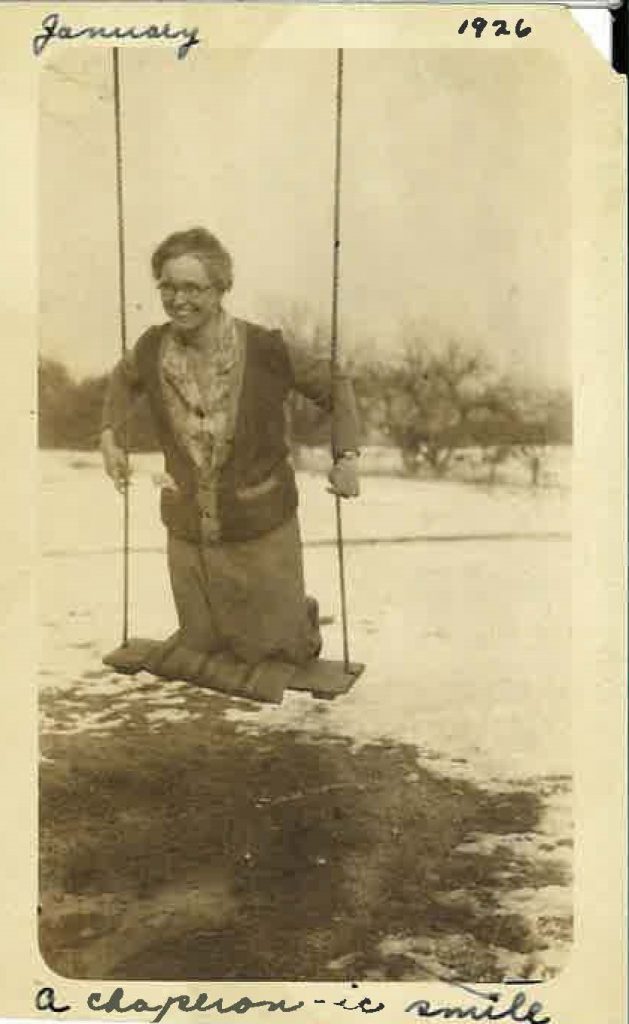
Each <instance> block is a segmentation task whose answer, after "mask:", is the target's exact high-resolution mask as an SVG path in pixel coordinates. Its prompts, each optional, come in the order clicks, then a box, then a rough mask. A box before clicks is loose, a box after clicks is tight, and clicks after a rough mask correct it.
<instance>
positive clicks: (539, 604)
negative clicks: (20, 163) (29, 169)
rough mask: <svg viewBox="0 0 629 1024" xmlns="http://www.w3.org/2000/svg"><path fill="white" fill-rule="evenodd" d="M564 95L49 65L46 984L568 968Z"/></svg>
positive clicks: (538, 78)
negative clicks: (50, 977) (53, 978)
mask: <svg viewBox="0 0 629 1024" xmlns="http://www.w3.org/2000/svg"><path fill="white" fill-rule="evenodd" d="M570 104H571V90H570V80H569V76H568V75H567V73H566V69H565V66H564V65H563V64H562V63H561V62H560V61H558V60H557V59H556V57H555V56H554V55H553V54H552V53H551V52H550V51H548V50H544V49H542V48H535V47H534V46H529V47H527V48H524V47H523V48H521V49H518V50H514V49H510V50H506V49H505V50H498V49H496V48H492V49H489V48H482V47H479V48H476V49H474V48H473V47H471V46H470V47H469V48H464V49H458V50H455V49H445V48H444V49H439V48H426V49H421V48H411V47H408V48H399V49H385V48H383V49H378V48H375V46H374V45H373V43H372V44H370V48H365V49H352V48H346V49H335V48H331V47H329V48H317V47H316V46H315V45H314V44H313V48H312V49H297V48H294V49H291V48H278V49H273V48H257V47H255V46H252V47H251V48H250V49H247V48H244V47H243V48H240V49H237V48H233V49H227V48H224V49H217V50H213V51H210V50H209V49H203V48H202V47H200V46H199V47H196V48H195V49H193V50H191V51H190V52H189V53H188V54H187V55H185V57H184V58H183V59H177V57H176V55H175V54H174V53H173V52H171V49H168V48H165V47H161V48H159V47H155V48H149V47H145V46H133V47H124V46H121V47H118V48H114V47H109V46H100V47H91V48H90V47H88V46H73V47H71V48H70V47H69V48H67V49H63V48H62V47H61V46H59V47H58V48H57V49H54V50H53V49H52V48H50V51H49V52H48V53H47V55H46V61H45V63H42V66H41V71H40V89H39V124H38V132H39V150H38V168H39V176H38V188H39V195H38V212H37V218H38V232H39V238H38V288H39V294H38V303H39V312H38V317H39V351H38V367H37V371H38V412H37V430H38V454H37V465H38V488H37V503H38V508H37V514H38V524H39V525H38V566H37V591H38V610H37V615H38V620H39V637H38V668H39V683H38V708H39V720H40V724H39V756H40V766H39V809H38V815H39V821H38V875H39V883H38V906H37V928H38V936H39V948H40V952H41V956H42V958H43V960H44V961H45V963H46V964H47V965H48V967H49V968H50V969H51V970H52V971H54V972H55V973H56V974H58V975H61V976H63V977H65V978H76V979H88V978H101V979H115V978H124V979H129V980H131V981H133V980H136V981H140V980H145V979H146V980H148V979H152V980H162V981H163V980H177V979H181V980H185V979H189V980H193V981H194V980H213V979H214V980H226V981H229V980H240V979H246V980H250V981H269V980H273V979H282V980H285V981H296V982H297V981H306V980H309V981H341V982H351V981H365V982H367V981H370V982H375V981H421V980H436V979H439V980H444V979H445V980H448V979H465V980H466V981H469V982H498V981H500V980H501V979H503V978H519V979H523V981H524V982H526V981H527V980H531V981H533V980H535V981H545V980H550V979H552V978H554V977H556V976H558V975H559V974H560V972H561V971H562V970H563V968H564V967H565V965H566V964H567V962H568V960H569V957H570V954H571V950H572V942H573V916H574V914H573V902H574V900H573V877H574V866H573V775H574V767H575V765H574V750H573V740H572V718H573V710H574V704H575V690H574V685H573V666H572V649H571V644H572V633H573V622H572V610H571V609H572V586H573V575H572V574H573V556H572V551H573V548H572V543H571V535H572V516H571V507H572V500H571V495H572V473H573V459H572V444H573V388H572V374H573V339H574V331H575V325H574V322H573V314H572V308H573V307H572V292H571V289H572V278H571V267H572V260H573V231H574V229H573V223H572V216H573V208H572V197H571V186H570V182H571V180H572V179H571V176H572V174H573V170H574V168H573V166H572V162H571V161H572V152H573V138H572V135H571V132H572V124H573V121H572V120H571V115H570V109H571V108H570Z"/></svg>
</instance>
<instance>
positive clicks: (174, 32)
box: [33, 12, 201, 60]
mask: <svg viewBox="0 0 629 1024" xmlns="http://www.w3.org/2000/svg"><path fill="white" fill-rule="evenodd" d="M73 39H83V40H94V39H104V40H109V41H113V42H116V43H124V42H128V41H137V40H142V39H148V40H152V41H164V42H169V43H177V44H178V45H177V49H176V53H177V57H178V58H179V60H183V59H184V58H185V57H187V56H188V54H189V52H190V50H191V49H192V47H193V46H198V44H199V43H200V42H201V39H200V36H199V30H198V28H175V27H174V26H173V25H171V24H170V22H169V21H165V22H164V23H163V24H161V25H157V24H153V23H151V24H149V25H78V26H76V25H69V24H67V23H66V22H64V21H63V20H62V18H61V15H60V14H57V13H56V12H52V13H50V14H47V15H46V16H45V17H44V18H42V22H41V32H37V33H36V35H34V36H33V53H34V54H35V56H36V57H41V55H42V53H43V52H44V50H45V49H46V48H47V47H48V46H49V44H50V43H52V42H54V41H57V42H68V41H69V40H73Z"/></svg>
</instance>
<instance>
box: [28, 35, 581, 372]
mask: <svg viewBox="0 0 629 1024" xmlns="http://www.w3.org/2000/svg"><path fill="white" fill-rule="evenodd" d="M110 59H111V58H110V55H109V54H108V53H107V52H105V51H104V50H101V51H98V50H96V49H92V50H86V51H72V52H70V51H63V55H62V56H61V55H60V57H59V58H58V59H57V61H56V63H55V64H53V65H51V66H50V67H49V68H48V69H46V70H45V71H44V72H43V73H42V89H41V96H42V100H41V108H42V123H41V136H40V166H41V236H40V244H41V250H40V251H41V262H40V273H41V345H42V351H43V352H44V353H46V354H49V355H54V356H56V357H59V358H62V359H63V360H64V361H65V362H66V363H67V365H68V366H69V367H70V368H71V369H72V371H73V372H74V373H76V374H77V375H84V374H87V373H99V372H102V371H103V370H104V369H106V368H108V367H110V366H111V365H112V364H113V362H114V361H115V359H116V357H117V352H118V347H119V344H120V342H119V325H118V305H117V280H118V279H117V274H118V269H117V267H118V263H117V235H116V207H115V176H114V166H115V165H114V130H113V103H112V88H111V66H110ZM121 63H122V74H123V104H124V109H123V116H124V124H123V132H124V167H125V178H124V190H125V204H126V218H125V221H126V224H125V226H126V244H127V268H126V272H127V288H128V315H129V334H130V339H131V340H133V338H134V337H135V336H137V334H138V333H139V332H140V331H141V330H142V329H143V328H144V327H146V326H148V325H149V324H150V323H154V322H159V321H160V320H161V319H163V314H162V312H161V310H160V307H159V303H158V302H157V301H156V298H155V292H154V286H153V284H152V281H151V278H150V273H149V257H150V253H151V250H152V249H153V247H154V246H155V245H156V244H157V243H158V242H159V241H160V240H161V239H162V238H163V236H164V235H166V234H167V233H169V232H170V231H172V230H177V229H180V228H182V227H188V226H192V225H195V224H204V225H206V226H207V227H209V228H210V229H211V230H213V231H215V232H216V233H217V234H219V236H220V237H221V238H222V240H223V241H224V242H225V243H226V245H227V246H228V247H229V248H230V250H231V252H232V254H233V257H234V262H235V268H236V284H235V287H234V290H233V292H232V294H231V296H230V299H229V306H230V308H231V309H232V310H233V312H235V313H237V314H238V315H241V316H244V317H247V318H250V319H254V320H259V321H262V322H265V323H267V324H269V325H272V324H273V320H274V318H275V317H279V316H280V315H281V313H282V311H283V310H284V309H285V308H287V307H289V306H291V305H293V304H295V303H299V304H307V305H308V306H309V307H311V308H312V310H313V311H314V313H315V314H316V315H318V316H320V317H321V319H322V320H324V321H326V322H327V321H328V320H329V309H330V288H331V233H332V232H331V221H332V178H333V143H334V85H335V83H334V69H335V54H334V52H333V51H326V50H319V51H316V50H312V51H309V50H300V51H294V50H293V51H290V50H284V51H282V50H275V51H272V50H266V51H264V50H258V51H253V50H251V51H244V50H243V51H225V50H224V51H215V52H210V53H208V52H203V51H199V52H195V51H193V52H192V53H191V54H190V55H189V56H188V58H187V59H186V60H184V61H178V60H176V59H175V57H174V55H173V53H172V52H171V51H170V50H154V51H144V52H142V51H140V50H137V49H125V50H123V52H122V59H121ZM567 85H568V83H567V80H565V79H564V78H563V76H562V75H561V69H560V66H559V65H557V64H556V63H555V61H554V59H553V58H552V57H551V56H549V55H548V54H546V53H544V52H542V51H535V50H529V51H526V52H523V53H521V54H520V53H515V52H513V51H507V52H505V53H499V52H495V51H494V52H490V51H483V50H478V51H476V52H474V51H473V50H472V49H470V50H457V51H453V52H447V51H440V50H419V51H400V50H396V51H392V50H364V51H346V53H345V106H344V122H343V124H344V132H343V190H342V207H341V209H342V229H341V237H342V250H341V307H340V308H341V324H342V336H341V337H342V341H345V342H346V343H347V344H348V345H352V344H354V345H355V344H360V343H361V341H362V340H363V339H368V338H369V339H373V340H374V341H375V342H376V343H377V344H379V345H380V346H382V347H384V348H386V347H390V348H393V347H394V346H395V345H396V344H397V343H398V339H399V336H400V332H401V330H402V328H403V327H404V325H405V324H409V323H413V322H414V323H418V324H420V325H422V327H423V328H424V330H425V331H426V332H427V335H428V336H430V337H434V338H440V337H445V336H447V335H451V336H456V337H458V338H462V339H464V340H469V341H470V342H471V343H473V344H478V345H482V346H484V347H485V348H486V349H487V350H488V351H489V352H490V354H491V355H492V357H493V358H494V359H495V360H496V361H497V363H498V364H499V365H500V366H501V367H502V368H504V369H510V368H514V369H516V370H518V371H519V372H522V373H527V374H535V375H537V376H538V377H541V378H543V379H544V380H546V381H547V382H551V383H559V384H564V383H567V382H568V381H569V373H570V323H569V319H568V313H569V290H568V289H569V282H570V266H569V258H570V238H569V229H570V210H569V173H570V168H569V162H568V161H569V130H570V129H569V106H568V103H569V93H568V88H567Z"/></svg>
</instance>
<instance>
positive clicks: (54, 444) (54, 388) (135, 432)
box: [38, 356, 157, 452]
mask: <svg viewBox="0 0 629 1024" xmlns="http://www.w3.org/2000/svg"><path fill="white" fill-rule="evenodd" d="M106 388H107V375H106V374H103V375H102V376H99V377H85V378H83V379H82V380H78V381H77V380H74V378H73V377H72V376H71V375H70V373H69V372H68V370H67V368H66V367H65V366H64V365H63V363H61V362H59V361H58V360H56V359H49V358H47V357H45V356H44V357H41V358H40V360H39V419H38V425H39V445H40V447H41V448H66V449H69V450H71V451H87V450H92V449H95V448H98V445H99V441H100V425H101V415H102V410H103V402H104V399H105V391H106ZM128 431H129V443H130V445H131V448H132V449H133V450H134V451H140V452H150V451H155V450H156V449H157V439H156V435H155V431H154V429H153V423H152V420H151V416H150V413H149V410H148V406H147V404H146V402H145V401H144V399H140V400H139V401H138V402H137V404H136V405H135V406H134V408H133V411H132V414H131V416H130V417H129V421H128Z"/></svg>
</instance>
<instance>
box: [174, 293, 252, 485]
mask: <svg viewBox="0 0 629 1024" xmlns="http://www.w3.org/2000/svg"><path fill="white" fill-rule="evenodd" d="M243 366H244V345H243V341H242V337H241V332H240V331H239V329H238V326H237V324H236V322H235V321H234V319H233V318H232V317H231V316H229V315H228V314H227V313H225V312H223V313H222V314H221V317H220V320H219V322H218V324H217V329H216V334H215V336H214V338H212V340H211V341H209V343H206V344H204V345H203V346H197V345H193V344H190V343H186V342H185V340H181V339H180V338H179V337H178V336H177V335H176V334H175V333H174V331H170V332H169V333H168V335H167V337H166V341H165V344H164V348H163V350H162V359H161V378H162V387H163V389H164V398H165V401H166V407H167V409H168V412H169V415H170V418H171V421H172V424H173V428H174V430H175V434H176V436H177V438H178V439H179V441H180V443H181V444H182V445H183V447H184V448H185V450H186V451H187V452H188V454H189V455H190V457H191V459H192V461H193V462H194V464H195V466H196V467H197V470H198V471H199V474H200V475H201V476H202V477H203V478H204V479H206V480H210V479H211V478H214V477H215V476H216V474H217V471H218V470H219V469H220V467H221V466H222V465H224V463H225V461H226V459H227V458H228V456H229V453H230V450H231V446H232V443H233V439H234V430H235V426H236V414H237V411H238V400H239V397H240V385H241V382H242V371H243Z"/></svg>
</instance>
